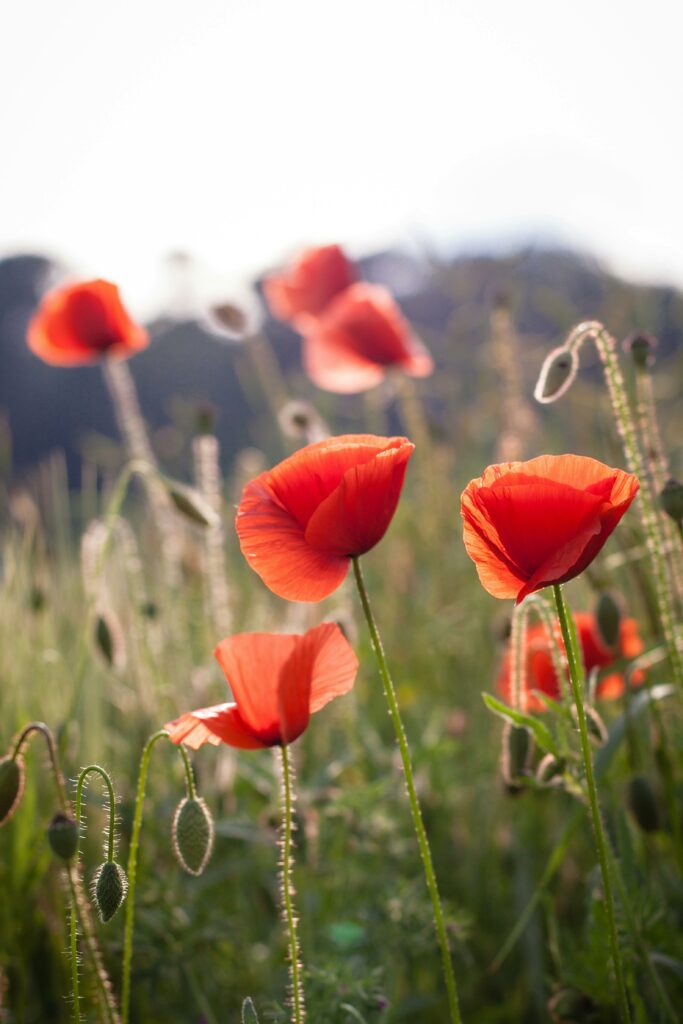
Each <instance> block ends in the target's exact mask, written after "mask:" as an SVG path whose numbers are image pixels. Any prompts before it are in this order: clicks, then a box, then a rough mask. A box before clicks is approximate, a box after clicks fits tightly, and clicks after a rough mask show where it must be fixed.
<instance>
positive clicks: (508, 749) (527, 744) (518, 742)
mask: <svg viewBox="0 0 683 1024" xmlns="http://www.w3.org/2000/svg"><path fill="white" fill-rule="evenodd" d="M533 751H534V741H533V737H532V735H531V733H530V732H529V730H528V729H526V728H525V727H524V726H519V725H513V723H512V722H506V723H505V725H504V727H503V742H502V749H501V757H500V773H501V775H502V777H503V782H504V783H505V786H506V789H507V791H508V793H510V794H516V793H519V792H520V791H521V790H522V788H523V787H522V786H520V785H519V779H520V778H521V777H522V776H523V775H526V774H528V771H529V768H530V766H531V758H532V755H533Z"/></svg>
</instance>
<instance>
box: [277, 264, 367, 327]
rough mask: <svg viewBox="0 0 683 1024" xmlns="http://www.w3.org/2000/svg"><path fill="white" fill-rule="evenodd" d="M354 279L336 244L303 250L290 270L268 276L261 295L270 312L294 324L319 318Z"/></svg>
mask: <svg viewBox="0 0 683 1024" xmlns="http://www.w3.org/2000/svg"><path fill="white" fill-rule="evenodd" d="M355 280H356V274H355V271H354V269H353V265H352V264H351V263H350V262H349V260H348V259H347V258H346V256H345V255H344V253H343V251H342V250H341V249H340V247H339V246H338V245H324V246H321V247H319V248H317V249H306V250H305V252H302V253H301V255H300V256H299V257H298V258H297V259H296V260H295V261H294V263H293V264H292V266H291V267H289V268H288V269H286V270H282V271H280V272H279V273H276V274H270V275H269V276H268V277H267V278H266V279H265V281H264V282H263V292H264V295H265V297H266V301H267V303H268V305H269V306H270V310H271V312H272V313H273V314H274V316H276V317H278V318H279V319H280V320H288V321H290V322H294V321H296V320H298V319H299V318H300V317H301V316H320V314H321V313H322V312H323V311H324V310H325V309H326V308H327V306H328V305H329V304H330V302H331V301H332V299H334V297H335V296H336V295H339V293H340V292H342V291H344V289H345V288H347V287H348V286H349V285H350V284H352V283H353V282H354V281H355Z"/></svg>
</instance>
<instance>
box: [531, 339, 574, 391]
mask: <svg viewBox="0 0 683 1024" xmlns="http://www.w3.org/2000/svg"><path fill="white" fill-rule="evenodd" d="M578 368H579V358H578V356H577V354H576V352H575V351H573V350H570V349H568V348H565V346H564V345H562V346H560V348H556V349H553V351H552V352H549V353H548V355H547V356H546V358H545V362H544V363H543V366H542V367H541V372H540V374H539V375H538V383H537V384H536V387H535V388H534V398H535V399H536V401H537V402H541V403H542V404H544V405H547V404H548V403H549V402H554V401H555V399H556V398H560V396H561V395H563V394H564V393H565V391H567V390H568V389H569V388H570V387H571V385H572V383H573V381H574V378H575V377H576V372H577V370H578Z"/></svg>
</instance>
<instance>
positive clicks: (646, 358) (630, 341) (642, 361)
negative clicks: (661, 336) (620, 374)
mask: <svg viewBox="0 0 683 1024" xmlns="http://www.w3.org/2000/svg"><path fill="white" fill-rule="evenodd" d="M656 349H657V339H656V338H655V336H654V335H653V334H647V333H644V332H636V333H635V334H630V335H629V336H628V338H626V340H625V341H624V352H628V353H629V355H630V356H631V359H632V360H633V363H634V365H635V366H636V367H637V369H639V370H646V369H647V367H648V366H652V364H653V363H654V361H655V351H656Z"/></svg>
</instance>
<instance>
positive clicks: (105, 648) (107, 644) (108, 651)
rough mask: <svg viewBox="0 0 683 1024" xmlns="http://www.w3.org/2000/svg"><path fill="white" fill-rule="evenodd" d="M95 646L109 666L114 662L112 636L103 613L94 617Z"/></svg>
mask: <svg viewBox="0 0 683 1024" xmlns="http://www.w3.org/2000/svg"><path fill="white" fill-rule="evenodd" d="M95 646H96V647H97V649H98V651H99V652H100V654H101V655H102V657H103V658H104V660H105V661H106V663H107V664H108V665H109V667H110V668H111V666H112V665H113V664H114V637H113V635H112V631H111V627H110V625H109V623H108V622H107V619H106V617H105V616H104V615H98V616H97V618H96V619H95Z"/></svg>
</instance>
